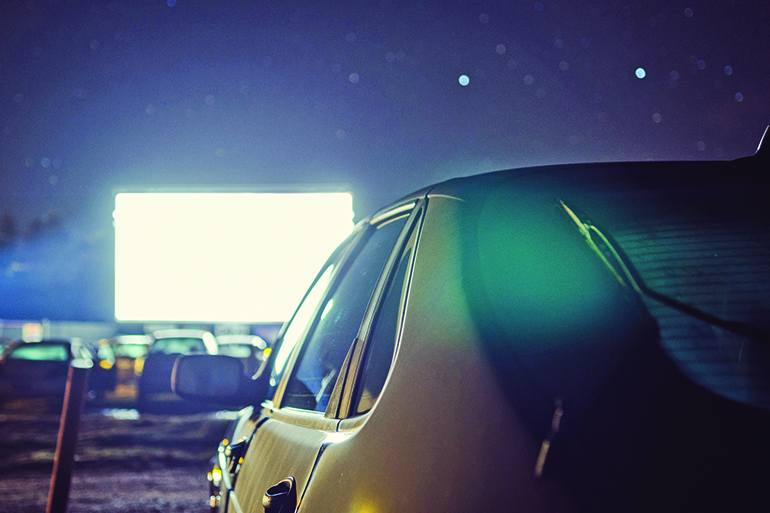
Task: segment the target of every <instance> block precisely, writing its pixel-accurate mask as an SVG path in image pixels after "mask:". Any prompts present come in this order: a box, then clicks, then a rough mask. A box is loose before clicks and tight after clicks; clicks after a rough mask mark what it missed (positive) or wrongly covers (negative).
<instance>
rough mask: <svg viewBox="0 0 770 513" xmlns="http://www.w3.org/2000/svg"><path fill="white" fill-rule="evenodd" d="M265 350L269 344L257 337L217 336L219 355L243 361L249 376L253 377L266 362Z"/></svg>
mask: <svg viewBox="0 0 770 513" xmlns="http://www.w3.org/2000/svg"><path fill="white" fill-rule="evenodd" d="M265 349H267V343H266V342H265V340H264V339H263V338H262V337H260V336H257V335H238V334H229V335H219V336H217V353H218V354H223V355H227V356H232V357H234V358H238V359H239V360H241V362H242V363H243V367H244V369H245V371H246V375H247V376H253V375H254V374H255V373H256V372H257V371H258V370H259V368H260V366H261V365H262V362H263V361H264V357H263V355H264V352H265Z"/></svg>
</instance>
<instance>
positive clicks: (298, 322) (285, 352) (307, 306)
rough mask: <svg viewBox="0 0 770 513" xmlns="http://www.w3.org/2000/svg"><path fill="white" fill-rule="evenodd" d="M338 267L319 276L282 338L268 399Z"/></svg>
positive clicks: (331, 264)
mask: <svg viewBox="0 0 770 513" xmlns="http://www.w3.org/2000/svg"><path fill="white" fill-rule="evenodd" d="M336 265H337V261H336V260H334V261H331V262H328V263H327V264H326V267H325V268H324V269H323V270H322V272H321V273H320V274H319V277H318V279H317V280H316V281H315V283H313V285H312V286H311V288H310V290H309V291H308V293H307V294H306V295H305V298H304V299H303V301H302V303H301V304H300V306H299V308H298V309H297V312H296V313H295V314H294V317H293V318H292V319H291V321H290V323H289V325H288V326H287V328H286V331H285V332H284V334H283V336H282V337H281V341H280V344H279V346H278V353H277V354H276V356H275V359H274V360H273V368H272V370H271V372H270V389H269V390H268V393H267V397H268V398H271V399H272V398H273V396H274V395H275V391H276V388H277V386H278V382H279V381H281V376H283V371H284V369H285V368H286V364H287V363H288V360H289V356H291V353H292V351H293V350H294V347H295V346H296V345H297V342H299V339H300V337H301V336H302V333H304V331H305V328H306V327H307V325H308V323H309V322H310V321H311V320H312V316H313V312H314V311H315V308H316V306H317V305H318V303H319V301H321V299H322V298H323V293H324V292H325V291H326V287H327V286H328V285H329V280H330V279H331V276H332V273H333V272H334V268H335V267H336Z"/></svg>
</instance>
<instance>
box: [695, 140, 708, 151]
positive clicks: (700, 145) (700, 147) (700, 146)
mask: <svg viewBox="0 0 770 513" xmlns="http://www.w3.org/2000/svg"><path fill="white" fill-rule="evenodd" d="M696 146H697V147H698V151H705V150H706V143H705V142H703V141H698V144H697V145H696Z"/></svg>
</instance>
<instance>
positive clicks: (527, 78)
mask: <svg viewBox="0 0 770 513" xmlns="http://www.w3.org/2000/svg"><path fill="white" fill-rule="evenodd" d="M524 83H525V84H527V85H532V84H534V83H535V77H533V76H532V75H524Z"/></svg>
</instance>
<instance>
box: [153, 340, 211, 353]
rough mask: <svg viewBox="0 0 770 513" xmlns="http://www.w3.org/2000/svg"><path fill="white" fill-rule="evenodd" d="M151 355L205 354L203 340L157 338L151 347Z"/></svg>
mask: <svg viewBox="0 0 770 513" xmlns="http://www.w3.org/2000/svg"><path fill="white" fill-rule="evenodd" d="M150 352H151V353H165V354H178V353H192V352H201V353H203V352H206V346H205V345H204V344H203V340H201V339H199V338H159V339H158V340H156V341H155V343H154V344H153V345H152V349H151V350H150Z"/></svg>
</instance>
